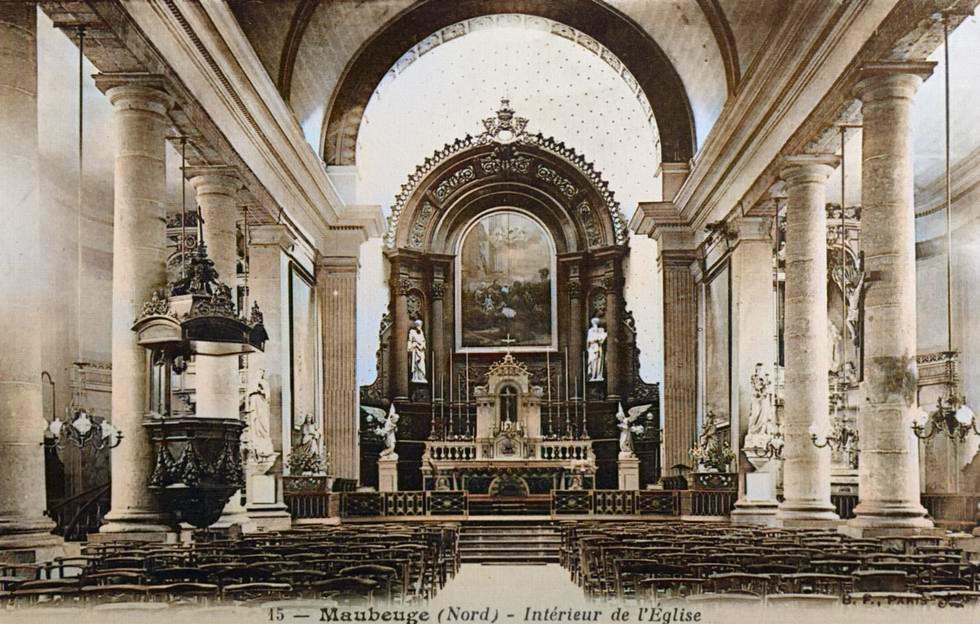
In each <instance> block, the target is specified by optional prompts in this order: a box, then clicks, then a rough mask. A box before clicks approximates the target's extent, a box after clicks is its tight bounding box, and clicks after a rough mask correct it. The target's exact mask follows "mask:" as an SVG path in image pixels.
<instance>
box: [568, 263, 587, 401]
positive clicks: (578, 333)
mask: <svg viewBox="0 0 980 624" xmlns="http://www.w3.org/2000/svg"><path fill="white" fill-rule="evenodd" d="M567 288H568V325H569V327H570V328H571V330H570V333H569V337H568V355H569V358H570V360H571V361H570V362H569V364H568V369H569V371H571V372H573V374H574V373H575V372H578V371H581V370H582V351H584V350H585V347H584V346H583V344H584V342H585V334H586V332H587V331H588V327H589V321H587V320H585V319H583V318H582V278H581V275H580V269H579V265H578V263H571V264H569V265H568V284H567ZM573 379H574V377H573ZM583 385H584V386H588V381H586V382H585V384H583ZM586 396H588V393H586Z"/></svg>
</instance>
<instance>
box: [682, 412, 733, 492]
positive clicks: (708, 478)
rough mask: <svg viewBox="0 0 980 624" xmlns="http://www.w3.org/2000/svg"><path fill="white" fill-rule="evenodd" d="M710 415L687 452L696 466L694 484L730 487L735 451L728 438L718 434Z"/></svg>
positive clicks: (707, 487)
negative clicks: (696, 440) (695, 442)
mask: <svg viewBox="0 0 980 624" xmlns="http://www.w3.org/2000/svg"><path fill="white" fill-rule="evenodd" d="M710 416H711V415H710V414H709V418H708V419H706V422H705V424H704V426H703V427H702V428H701V435H700V436H698V442H697V444H695V445H694V446H693V447H692V448H691V450H690V453H689V454H690V456H691V459H692V460H694V463H695V465H696V466H697V467H698V470H697V471H696V472H695V473H693V476H694V484H695V486H696V487H700V488H701V489H730V488H731V487H733V486H734V484H735V475H734V473H732V472H730V470H731V465H732V462H733V461H735V453H734V452H732V447H731V445H730V444H729V443H728V440H725V439H724V438H723V437H722V436H720V435H718V432H717V428H716V426H715V424H714V418H712V417H710Z"/></svg>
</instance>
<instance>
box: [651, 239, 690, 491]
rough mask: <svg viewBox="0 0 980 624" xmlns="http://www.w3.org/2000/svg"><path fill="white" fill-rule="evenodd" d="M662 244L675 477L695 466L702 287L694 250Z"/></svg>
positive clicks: (667, 435)
mask: <svg viewBox="0 0 980 624" xmlns="http://www.w3.org/2000/svg"><path fill="white" fill-rule="evenodd" d="M664 242H665V241H664V239H663V238H661V239H660V240H659V241H658V243H659V245H660V270H661V272H662V273H663V301H664V304H663V305H664V390H663V393H662V397H663V398H662V401H663V414H664V431H663V439H664V465H663V474H665V475H670V474H673V472H672V471H671V467H673V466H675V465H677V464H684V465H685V466H691V465H692V460H691V457H690V454H689V453H690V450H691V447H692V446H693V445H694V440H695V438H696V437H697V431H696V426H695V424H696V423H695V412H696V411H697V357H698V353H697V348H698V309H697V287H696V284H695V281H694V276H693V275H692V274H691V263H692V262H694V261H695V259H696V253H695V252H694V250H693V249H684V248H680V249H670V248H667V249H665V248H664V247H665V245H664Z"/></svg>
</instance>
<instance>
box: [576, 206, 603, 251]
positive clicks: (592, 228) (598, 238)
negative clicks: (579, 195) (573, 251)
mask: <svg viewBox="0 0 980 624" xmlns="http://www.w3.org/2000/svg"><path fill="white" fill-rule="evenodd" d="M578 214H579V218H580V219H581V220H582V227H583V228H584V229H585V237H586V239H588V241H589V247H599V246H601V245H602V232H601V231H600V230H599V225H598V224H597V223H596V219H595V215H594V214H592V206H590V205H589V202H582V203H581V204H579V206H578Z"/></svg>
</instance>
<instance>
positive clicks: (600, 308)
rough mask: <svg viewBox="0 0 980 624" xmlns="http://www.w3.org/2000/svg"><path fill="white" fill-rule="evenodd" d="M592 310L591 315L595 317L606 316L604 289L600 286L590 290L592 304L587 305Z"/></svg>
mask: <svg viewBox="0 0 980 624" xmlns="http://www.w3.org/2000/svg"><path fill="white" fill-rule="evenodd" d="M589 309H590V310H592V316H593V317H595V318H603V317H605V316H606V291H605V290H604V289H602V288H597V289H595V290H593V291H592V305H591V306H589Z"/></svg>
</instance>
